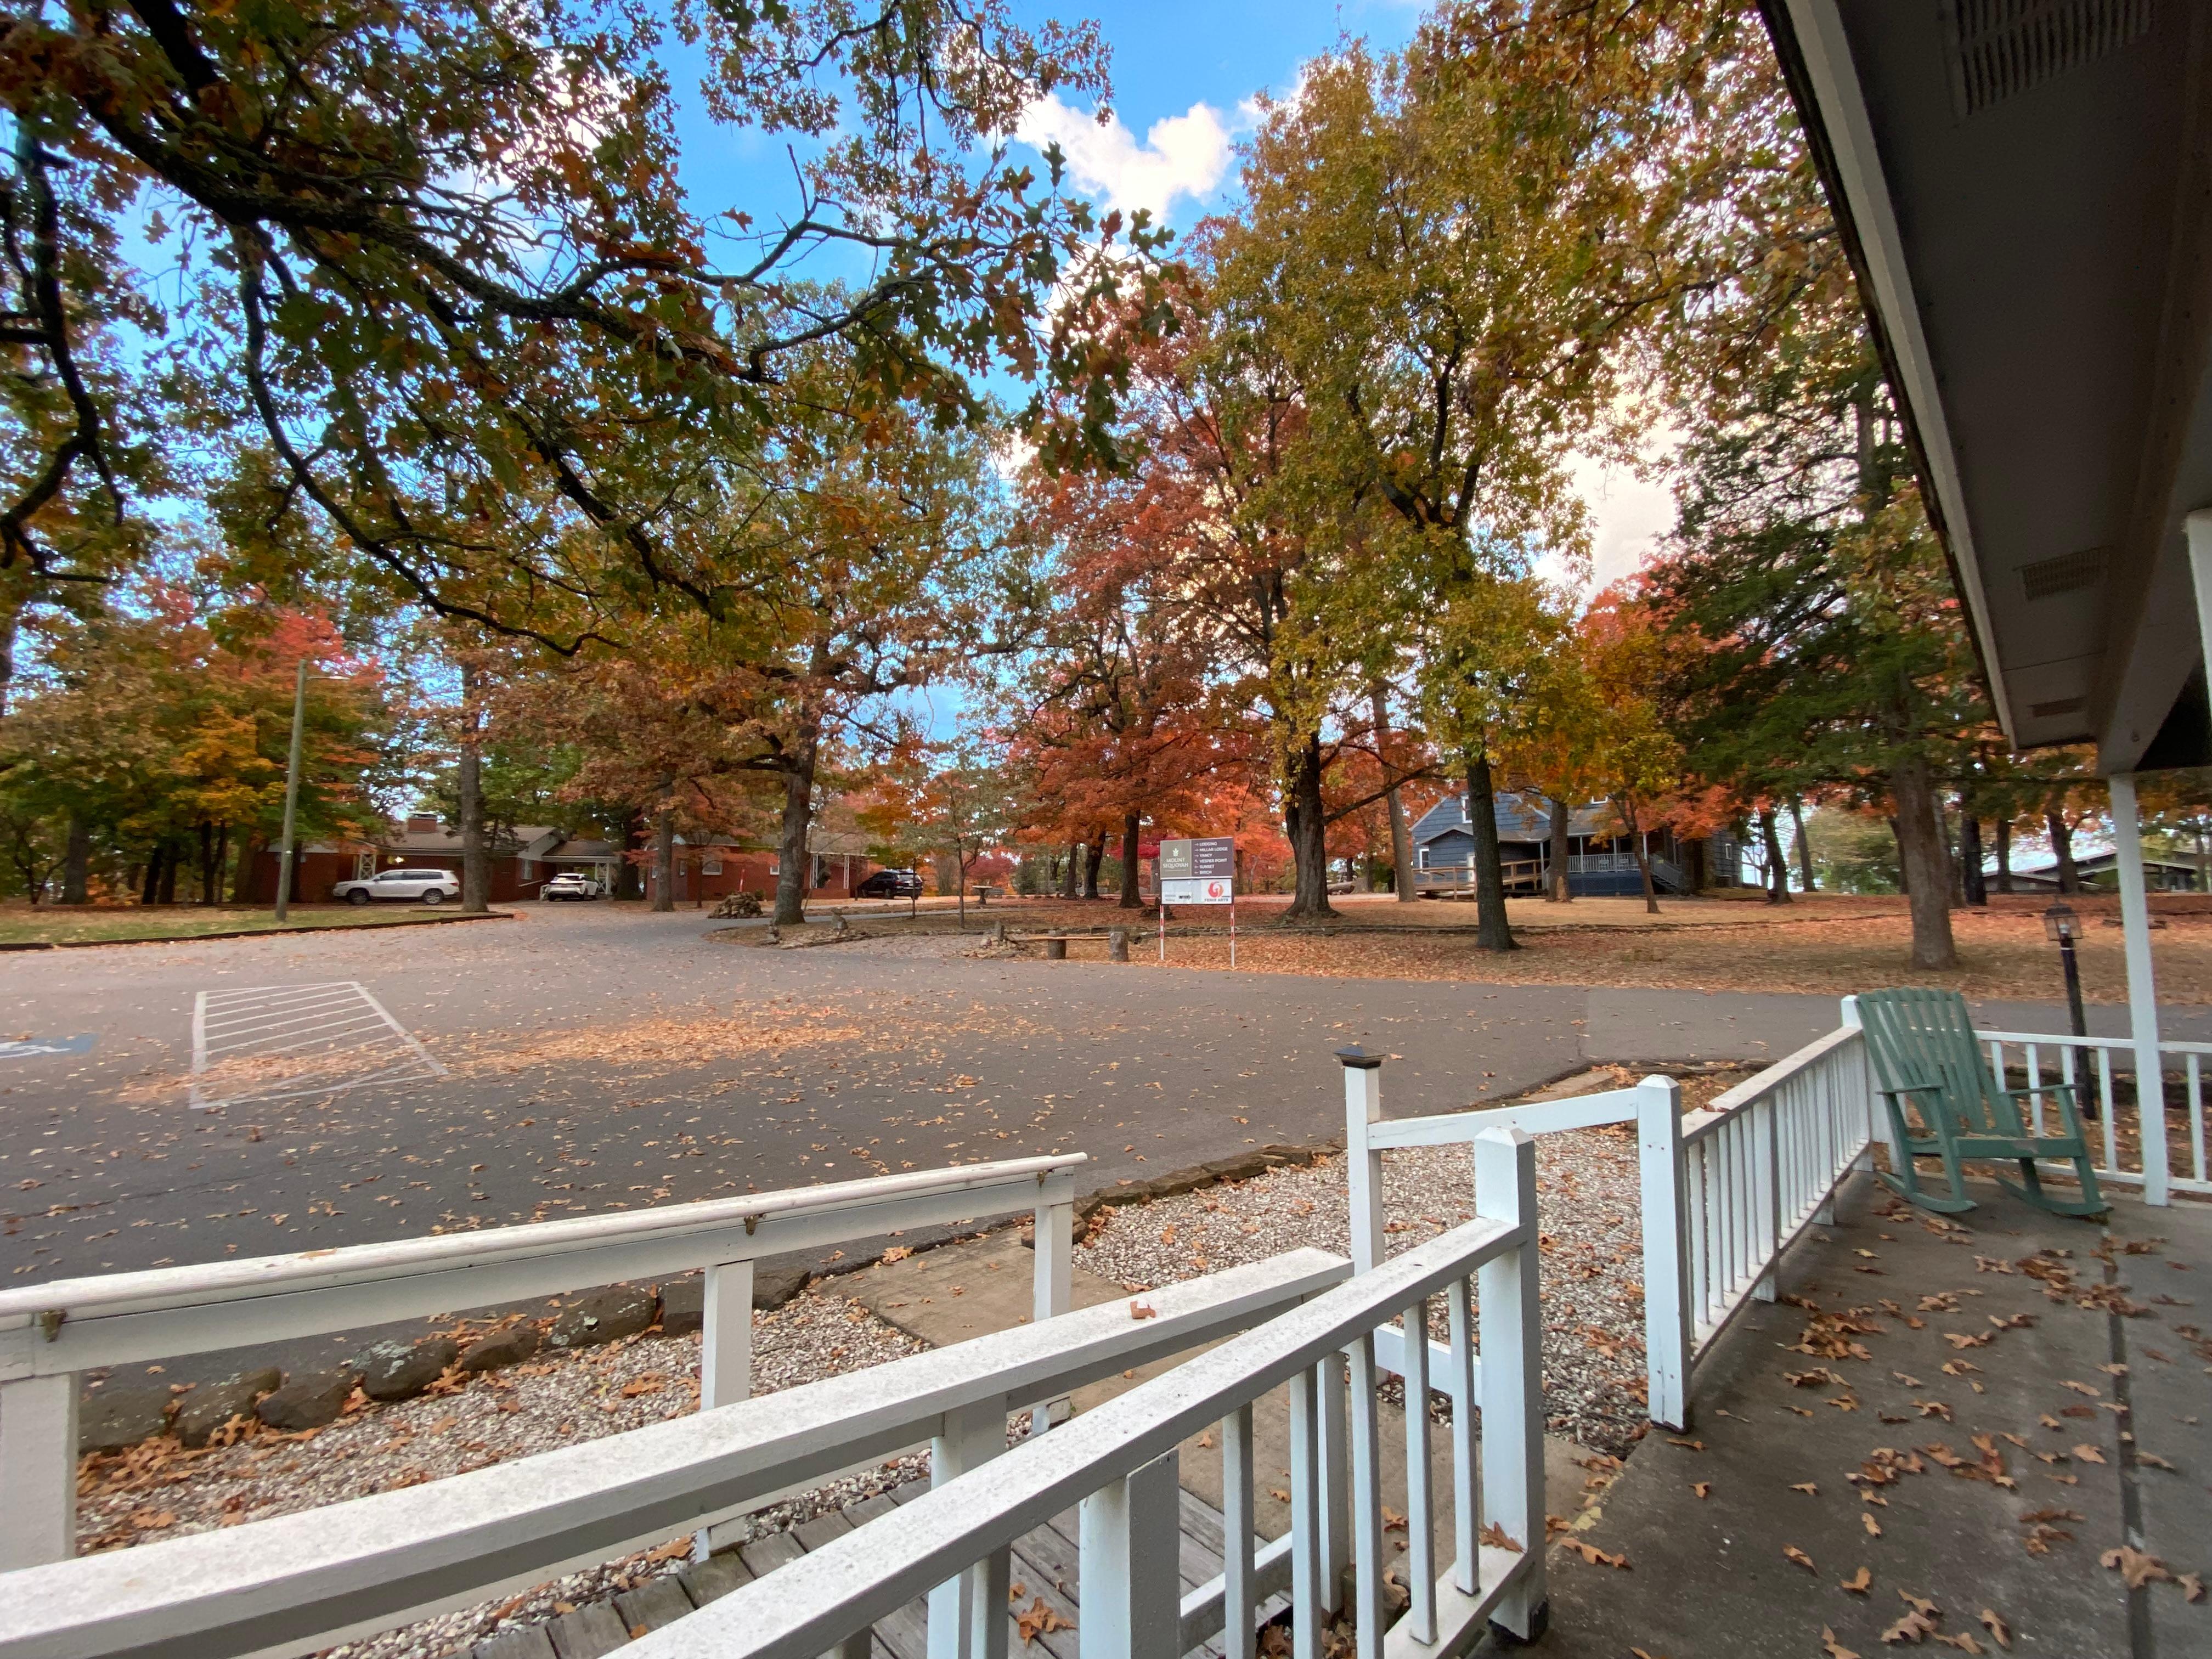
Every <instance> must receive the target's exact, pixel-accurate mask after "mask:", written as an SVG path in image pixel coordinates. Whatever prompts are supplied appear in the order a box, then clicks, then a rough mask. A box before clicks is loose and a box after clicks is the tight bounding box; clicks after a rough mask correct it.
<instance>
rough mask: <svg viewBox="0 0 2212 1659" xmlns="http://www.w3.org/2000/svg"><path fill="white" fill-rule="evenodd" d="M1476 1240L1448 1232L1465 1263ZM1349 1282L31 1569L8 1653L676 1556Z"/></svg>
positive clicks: (353, 1610)
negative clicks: (681, 1540)
mask: <svg viewBox="0 0 2212 1659" xmlns="http://www.w3.org/2000/svg"><path fill="white" fill-rule="evenodd" d="M1486 1225H1492V1226H1496V1225H1497V1224H1486ZM1499 1231H1501V1232H1502V1231H1504V1230H1503V1229H1502V1228H1501V1229H1499ZM1466 1233H1467V1230H1466V1229H1462V1230H1461V1232H1460V1233H1458V1234H1453V1235H1449V1237H1451V1238H1453V1239H1457V1240H1459V1241H1460V1242H1461V1243H1462V1246H1463V1247H1464V1246H1466V1245H1467V1244H1468V1239H1467V1238H1466V1237H1462V1236H1463V1235H1465V1234H1466ZM1477 1242H1480V1241H1477ZM1431 1249H1433V1247H1431ZM1350 1273H1351V1264H1350V1263H1349V1262H1347V1261H1345V1260H1344V1259H1343V1258H1342V1257H1341V1256H1336V1255H1330V1254H1328V1252H1326V1251H1323V1250H1315V1249H1301V1250H1294V1251H1291V1252H1289V1253H1288V1254H1286V1255H1279V1256H1274V1257H1271V1258H1270V1259H1268V1260H1267V1261H1259V1262H1254V1263H1251V1264H1249V1265H1248V1266H1245V1267H1233V1268H1231V1269H1229V1270H1227V1271H1226V1272H1224V1273H1216V1274H1213V1275H1211V1276H1210V1277H1208V1278H1205V1279H1188V1280H1185V1281H1183V1282H1182V1283H1179V1284H1175V1285H1164V1286H1162V1287H1161V1288H1160V1289H1158V1290H1157V1291H1146V1293H1145V1294H1144V1295H1143V1296H1142V1297H1138V1298H1135V1300H1138V1301H1141V1302H1142V1303H1143V1304H1146V1306H1147V1307H1148V1308H1149V1309H1150V1310H1151V1313H1150V1315H1149V1316H1146V1317H1143V1318H1139V1317H1138V1316H1136V1315H1135V1313H1134V1311H1133V1309H1132V1307H1131V1305H1130V1304H1129V1303H1128V1302H1127V1301H1118V1300H1117V1301H1115V1302H1112V1303H1108V1304H1104V1305H1103V1306H1100V1307H1096V1308H1088V1309H1084V1310H1079V1311H1076V1312H1073V1313H1068V1314H1064V1315H1061V1316H1060V1317H1058V1318H1055V1319H1052V1320H1048V1321H1044V1322H1039V1323H1036V1324H1031V1325H1021V1326H1017V1327H1015V1328H1012V1329H1011V1330H1006V1331H1000V1332H995V1333H994V1334H989V1335H986V1336H981V1337H976V1338H975V1339H973V1340H969V1341H967V1342H963V1343H958V1344H956V1345H954V1346H950V1347H945V1348H939V1349H933V1350H931V1351H929V1352H925V1353H920V1354H915V1355H912V1356H909V1357H908V1358H903V1359H896V1360H891V1361H889V1362H887V1363H885V1364H881V1365H876V1366H872V1367H870V1368H868V1369H866V1370H860V1371H853V1372H848V1373H847V1374H845V1375H843V1376H835V1377H829V1378H825V1379H824V1380H823V1381H822V1382H819V1383H808V1384H805V1385H804V1386H802V1387H800V1388H797V1389H787V1390H785V1391H783V1392H781V1393H778V1394H773V1395H761V1396H758V1397H757V1398H755V1399H751V1400H747V1401H741V1402H739V1403H738V1404H736V1405H731V1406H724V1407H717V1408H715V1409H713V1410H710V1411H705V1412H700V1413H694V1414H691V1415H688V1416H684V1417H679V1418H674V1419H670V1420H668V1421H666V1422H663V1423H658V1424H654V1425H650V1426H648V1427H646V1428H641V1429H635V1430H631V1431H628V1432H626V1433H623V1434H617V1435H610V1436H607V1437H604V1438H602V1439H599V1440H595V1441H591V1442H587V1443H584V1444H581V1445H574V1446H565V1447H562V1448H560V1449H557V1450H554V1451H550V1452H543V1453H540V1454H538V1455H536V1456H532V1457H525V1458H518V1459H516V1460H514V1461H513V1462H508V1463H501V1464H495V1465H494V1466H493V1467H491V1468H483V1469H477V1470H474V1471H472V1472H471V1473H469V1474H459V1475H453V1476H451V1477H448V1478H447V1479H445V1480H434V1481H430V1482H427V1483H426V1484H424V1485H422V1486H409V1487H404V1488H401V1489H400V1490H398V1491H396V1492H378V1493H375V1494H373V1495H371V1496H369V1497H366V1498H354V1499H351V1500H349V1501H348V1502H345V1503H340V1504H327V1505H325V1506H323V1507H321V1508H318V1509H313V1510H302V1511H301V1512H300V1513H298V1514H295V1515H288V1516H276V1517H274V1518H272V1519H270V1520H266V1521H252V1522H246V1523H245V1524H243V1525H241V1526H236V1527H228V1528H222V1529H221V1530H219V1531H215V1532H206V1533H197V1534H192V1535H191V1536H188V1537H184V1538H176V1539H169V1540H166V1541H162V1542H161V1543H156V1544H146V1545H141V1546H139V1547H136V1548H132V1549H125V1550H117V1551H113V1552H112V1553H107V1554H104V1555H94V1556H86V1557H82V1558H80V1559H76V1560H70V1561H56V1562H51V1563H48V1564H46V1565H41V1566H34V1567H26V1568H22V1569H21V1570H19V1571H15V1572H13V1573H9V1574H8V1575H6V1577H5V1578H4V1580H3V1581H0V1582H4V1583H5V1584H6V1585H7V1588H8V1590H9V1594H8V1595H6V1596H5V1597H0V1656H4V1659H117V1656H126V1655H127V1656H132V1659H228V1656H235V1655H244V1654H255V1655H261V1656H275V1655H280V1654H294V1653H301V1652H310V1651H313V1650H318V1649H320V1648H323V1647H327V1646H329V1645H331V1644H333V1643H335V1642H337V1641H341V1640H343V1639H346V1638H348V1637H349V1636H352V1635H356V1634H365V1633H368V1632H374V1631H377V1630H382V1629H387V1628H390V1627H391V1626H394V1625H397V1624H401V1623H404V1622H406V1621H407V1620H411V1619H414V1618H417V1617H422V1616H427V1615H428V1614H429V1613H435V1612H437V1611H440V1610H441V1609H443V1608H447V1607H457V1606H465V1605H466V1604H467V1603H468V1602H470V1601H473V1600H477V1599H481V1598H483V1597H484V1596H489V1595H496V1594H498V1593H499V1592H500V1591H501V1589H506V1588H509V1587H514V1586H526V1585H529V1584H533V1583H542V1582H544V1580H545V1579H547V1578H550V1577H555V1576H556V1575H557V1574H559V1573H561V1572H562V1571H567V1570H569V1569H570V1568H572V1567H574V1566H578V1565H589V1564H593V1563H598V1562H602V1561H605V1560H608V1559H611V1558H613V1557H616V1556H619V1555H622V1554H623V1553H627V1552H628V1551H630V1550H633V1549H637V1548H640V1547H644V1546H647V1545H650V1544H654V1543H659V1542H661V1541H665V1540H667V1539H670V1538H671V1537H674V1536H676V1535H678V1534H682V1533H684V1532H687V1531H690V1530H691V1529H693V1528H696V1527H699V1526H702V1525H704V1524H707V1523H708V1522H712V1521H714V1519H716V1518H718V1517H719V1516H722V1515H726V1514H730V1513H732V1512H735V1511H736V1510H739V1509H741V1508H742V1507H743V1505H744V1502H745V1500H746V1499H748V1498H750V1497H753V1496H755V1495H757V1494H758V1493H761V1492H771V1491H775V1490H777V1489H780V1488H782V1487H786V1486H791V1485H793V1484H794V1483H795V1482H798V1481H802V1480H809V1479H814V1478H819V1477H822V1476H825V1475H828V1474H833V1473H835V1472H836V1471H837V1470H839V1469H842V1468H848V1467H849V1466H851V1465H852V1464H853V1463H854V1462H858V1461H860V1460H863V1459H867V1458H871V1457H875V1456H882V1455H889V1454H890V1453H892V1452H895V1451H898V1450H901V1449H904V1448H905V1447H906V1446H908V1444H909V1443H912V1442H913V1441H914V1440H915V1437H916V1435H917V1433H918V1432H922V1433H927V1432H930V1431H933V1425H934V1423H935V1422H936V1421H937V1420H939V1419H941V1418H942V1416H943V1415H944V1413H946V1412H948V1411H952V1410H956V1409H957V1408H959V1407H963V1406H966V1405H969V1404H972V1403H974V1402H975V1401H1000V1402H1002V1403H1003V1404H1004V1405H1005V1406H1006V1407H1007V1408H1009V1409H1013V1408H1018V1407H1021V1406H1023V1405H1024V1404H1029V1403H1032V1402H1034V1401H1038V1400H1044V1399H1049V1398H1052V1397H1054V1396H1055V1395H1060V1394H1064V1393H1066V1391H1067V1390H1068V1389H1072V1388H1076V1387H1080V1386H1081V1385H1082V1384H1083V1383H1086V1382H1090V1381H1093V1380H1095V1379H1096V1378H1097V1377H1100V1376H1109V1375H1112V1374H1115V1373H1117V1372H1119V1371H1121V1370H1125V1369H1127V1368H1129V1367H1131V1366H1133V1365H1138V1364H1144V1363H1146V1362H1147V1361H1149V1360H1152V1359H1154V1358H1159V1357H1161V1356H1163V1355H1165V1354H1170V1353H1175V1352H1180V1351H1181V1350H1182V1349H1186V1348H1189V1347H1192V1346H1197V1345H1199V1344H1201V1343H1204V1342H1207V1341H1211V1340H1215V1339H1217V1338H1218V1337H1220V1336H1222V1335H1223V1334H1225V1333H1230V1332H1235V1331H1239V1330H1242V1329H1243V1328H1245V1327H1247V1326H1249V1325H1250V1324H1252V1323H1253V1322H1255V1321H1257V1320H1261V1319H1264V1318H1267V1317H1268V1316H1271V1315H1275V1314H1279V1313H1280V1312H1281V1311H1282V1310H1285V1309H1287V1308H1294V1307H1296V1306H1297V1304H1299V1303H1301V1302H1303V1301H1304V1300H1306V1299H1307V1298H1309V1297H1316V1296H1318V1295H1320V1294H1321V1293H1322V1292H1323V1291H1327V1290H1328V1289H1329V1287H1330V1286H1332V1285H1340V1284H1341V1283H1342V1282H1343V1281H1344V1280H1345V1279H1347V1278H1348V1277H1349V1275H1350ZM1076 1420H1077V1422H1078V1423H1079V1424H1080V1423H1083V1422H1086V1421H1088V1420H1089V1419H1088V1418H1082V1419H1076ZM1066 1432H1067V1430H1066V1429H1065V1428H1056V1429H1054V1431H1052V1432H1051V1433H1050V1434H1048V1435H1047V1436H1046V1437H1044V1438H1045V1440H1046V1441H1053V1440H1056V1439H1058V1438H1059V1437H1060V1436H1061V1435H1062V1434H1064V1433H1066Z"/></svg>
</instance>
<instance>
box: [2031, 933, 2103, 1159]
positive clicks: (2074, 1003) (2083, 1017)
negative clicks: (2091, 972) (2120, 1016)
mask: <svg viewBox="0 0 2212 1659" xmlns="http://www.w3.org/2000/svg"><path fill="white" fill-rule="evenodd" d="M2043 933H2044V937H2045V938H2046V939H2050V940H2051V943H2053V944H2054V945H2057V947H2058V960H2059V961H2060V962H2061V963H2063V964H2064V965H2065V969H2066V1016H2067V1020H2068V1022H2069V1024H2071V1025H2072V1027H2073V1029H2074V1035H2075V1036H2077V1037H2085V1036H2088V1035H2089V1018H2088V1016H2087V1014H2086V1013H2084V1012H2082V1009H2081V964H2080V963H2078V962H2077V961H2075V956H2074V941H2075V939H2079V938H2081V916H2080V915H2077V914H2076V913H2075V908H2074V907H2073V906H2072V905H2070V904H2069V903H2067V902H2066V901H2065V900H2064V899H2060V900H2059V901H2058V902H2057V903H2055V904H2053V905H2052V906H2051V908H2049V909H2048V910H2045V912H2044V913H2043ZM2099 1107H2100V1102H2098V1101H2096V1100H2094V1099H2092V1100H2090V1101H2089V1103H2088V1109H2087V1113H2086V1114H2085V1115H2087V1116H2089V1117H2092V1118H2093V1117H2095V1116H2096V1115H2097V1113H2098V1109H2099Z"/></svg>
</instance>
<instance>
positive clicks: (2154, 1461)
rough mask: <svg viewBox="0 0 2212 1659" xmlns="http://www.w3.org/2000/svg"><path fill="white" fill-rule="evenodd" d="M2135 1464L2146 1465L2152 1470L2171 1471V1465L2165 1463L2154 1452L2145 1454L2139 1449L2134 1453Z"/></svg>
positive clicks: (2145, 1452)
mask: <svg viewBox="0 0 2212 1659" xmlns="http://www.w3.org/2000/svg"><path fill="white" fill-rule="evenodd" d="M2136 1462H2138V1463H2148V1464H2149V1465H2150V1466H2151V1468H2154V1469H2171V1468H2172V1467H2173V1465H2172V1464H2171V1463H2169V1462H2166V1460H2165V1459H2164V1458H2163V1457H2160V1455H2158V1454H2157V1453H2156V1452H2147V1451H2143V1450H2141V1449H2138V1450H2137V1451H2136Z"/></svg>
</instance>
